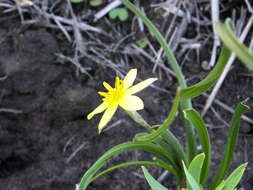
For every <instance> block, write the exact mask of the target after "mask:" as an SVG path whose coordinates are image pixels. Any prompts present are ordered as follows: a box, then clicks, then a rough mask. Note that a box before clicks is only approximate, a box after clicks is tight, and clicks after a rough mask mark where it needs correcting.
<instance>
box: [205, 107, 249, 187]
mask: <svg viewBox="0 0 253 190" xmlns="http://www.w3.org/2000/svg"><path fill="white" fill-rule="evenodd" d="M248 110H249V107H248V106H246V105H245V102H241V103H240V104H238V105H237V106H236V109H235V113H234V115H233V117H232V121H231V128H230V130H229V136H228V141H227V144H226V147H225V151H224V155H223V160H222V161H221V163H220V166H219V169H218V171H217V173H216V175H215V177H214V180H213V181H212V184H211V188H210V189H211V190H212V189H214V188H215V187H216V186H217V185H218V184H220V183H221V182H222V180H223V179H224V177H225V175H226V174H227V171H228V169H229V167H230V164H231V162H232V158H233V153H234V150H235V146H236V142H237V135H238V132H239V127H240V120H241V116H242V115H243V114H244V113H245V112H247V111H248Z"/></svg>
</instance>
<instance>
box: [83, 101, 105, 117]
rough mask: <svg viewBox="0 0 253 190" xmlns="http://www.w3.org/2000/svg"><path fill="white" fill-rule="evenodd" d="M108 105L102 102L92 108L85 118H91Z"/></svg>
mask: <svg viewBox="0 0 253 190" xmlns="http://www.w3.org/2000/svg"><path fill="white" fill-rule="evenodd" d="M107 107H108V104H105V103H102V104H100V105H99V106H98V107H97V108H96V109H94V110H93V111H92V112H91V113H89V114H88V115H87V119H91V118H92V117H93V116H94V115H96V114H98V113H101V112H103V111H104V110H105V109H106V108H107Z"/></svg>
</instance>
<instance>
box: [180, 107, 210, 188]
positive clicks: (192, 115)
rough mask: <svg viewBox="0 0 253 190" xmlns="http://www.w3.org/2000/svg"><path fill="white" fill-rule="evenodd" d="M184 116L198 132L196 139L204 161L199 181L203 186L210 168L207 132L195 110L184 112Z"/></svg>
mask: <svg viewBox="0 0 253 190" xmlns="http://www.w3.org/2000/svg"><path fill="white" fill-rule="evenodd" d="M184 116H185V117H186V118H187V119H189V120H190V121H191V122H192V123H193V126H194V127H195V128H196V130H197V132H198V137H199V140H200V143H201V147H202V151H203V152H204V154H205V161H204V164H203V168H202V173H201V180H200V181H201V184H202V185H203V186H204V184H205V182H206V180H207V177H208V173H209V168H210V160H211V143H210V138H209V134H208V130H207V128H206V126H205V123H204V121H203V119H202V118H201V116H200V114H199V113H198V112H197V111H196V110H194V109H190V110H184Z"/></svg>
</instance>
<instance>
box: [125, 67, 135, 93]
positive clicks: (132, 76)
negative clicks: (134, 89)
mask: <svg viewBox="0 0 253 190" xmlns="http://www.w3.org/2000/svg"><path fill="white" fill-rule="evenodd" d="M136 75H137V69H131V70H130V71H129V72H128V73H127V75H126V76H125V78H124V87H125V88H129V87H130V86H132V85H133V83H134V80H135V78H136Z"/></svg>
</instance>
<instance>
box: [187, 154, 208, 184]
mask: <svg viewBox="0 0 253 190" xmlns="http://www.w3.org/2000/svg"><path fill="white" fill-rule="evenodd" d="M204 160H205V154H204V153H201V154H198V155H197V156H195V158H194V159H193V160H192V161H191V163H190V165H189V167H188V171H189V173H190V174H191V175H192V177H194V179H195V180H196V182H197V183H200V176H201V170H202V167H203V163H204Z"/></svg>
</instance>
